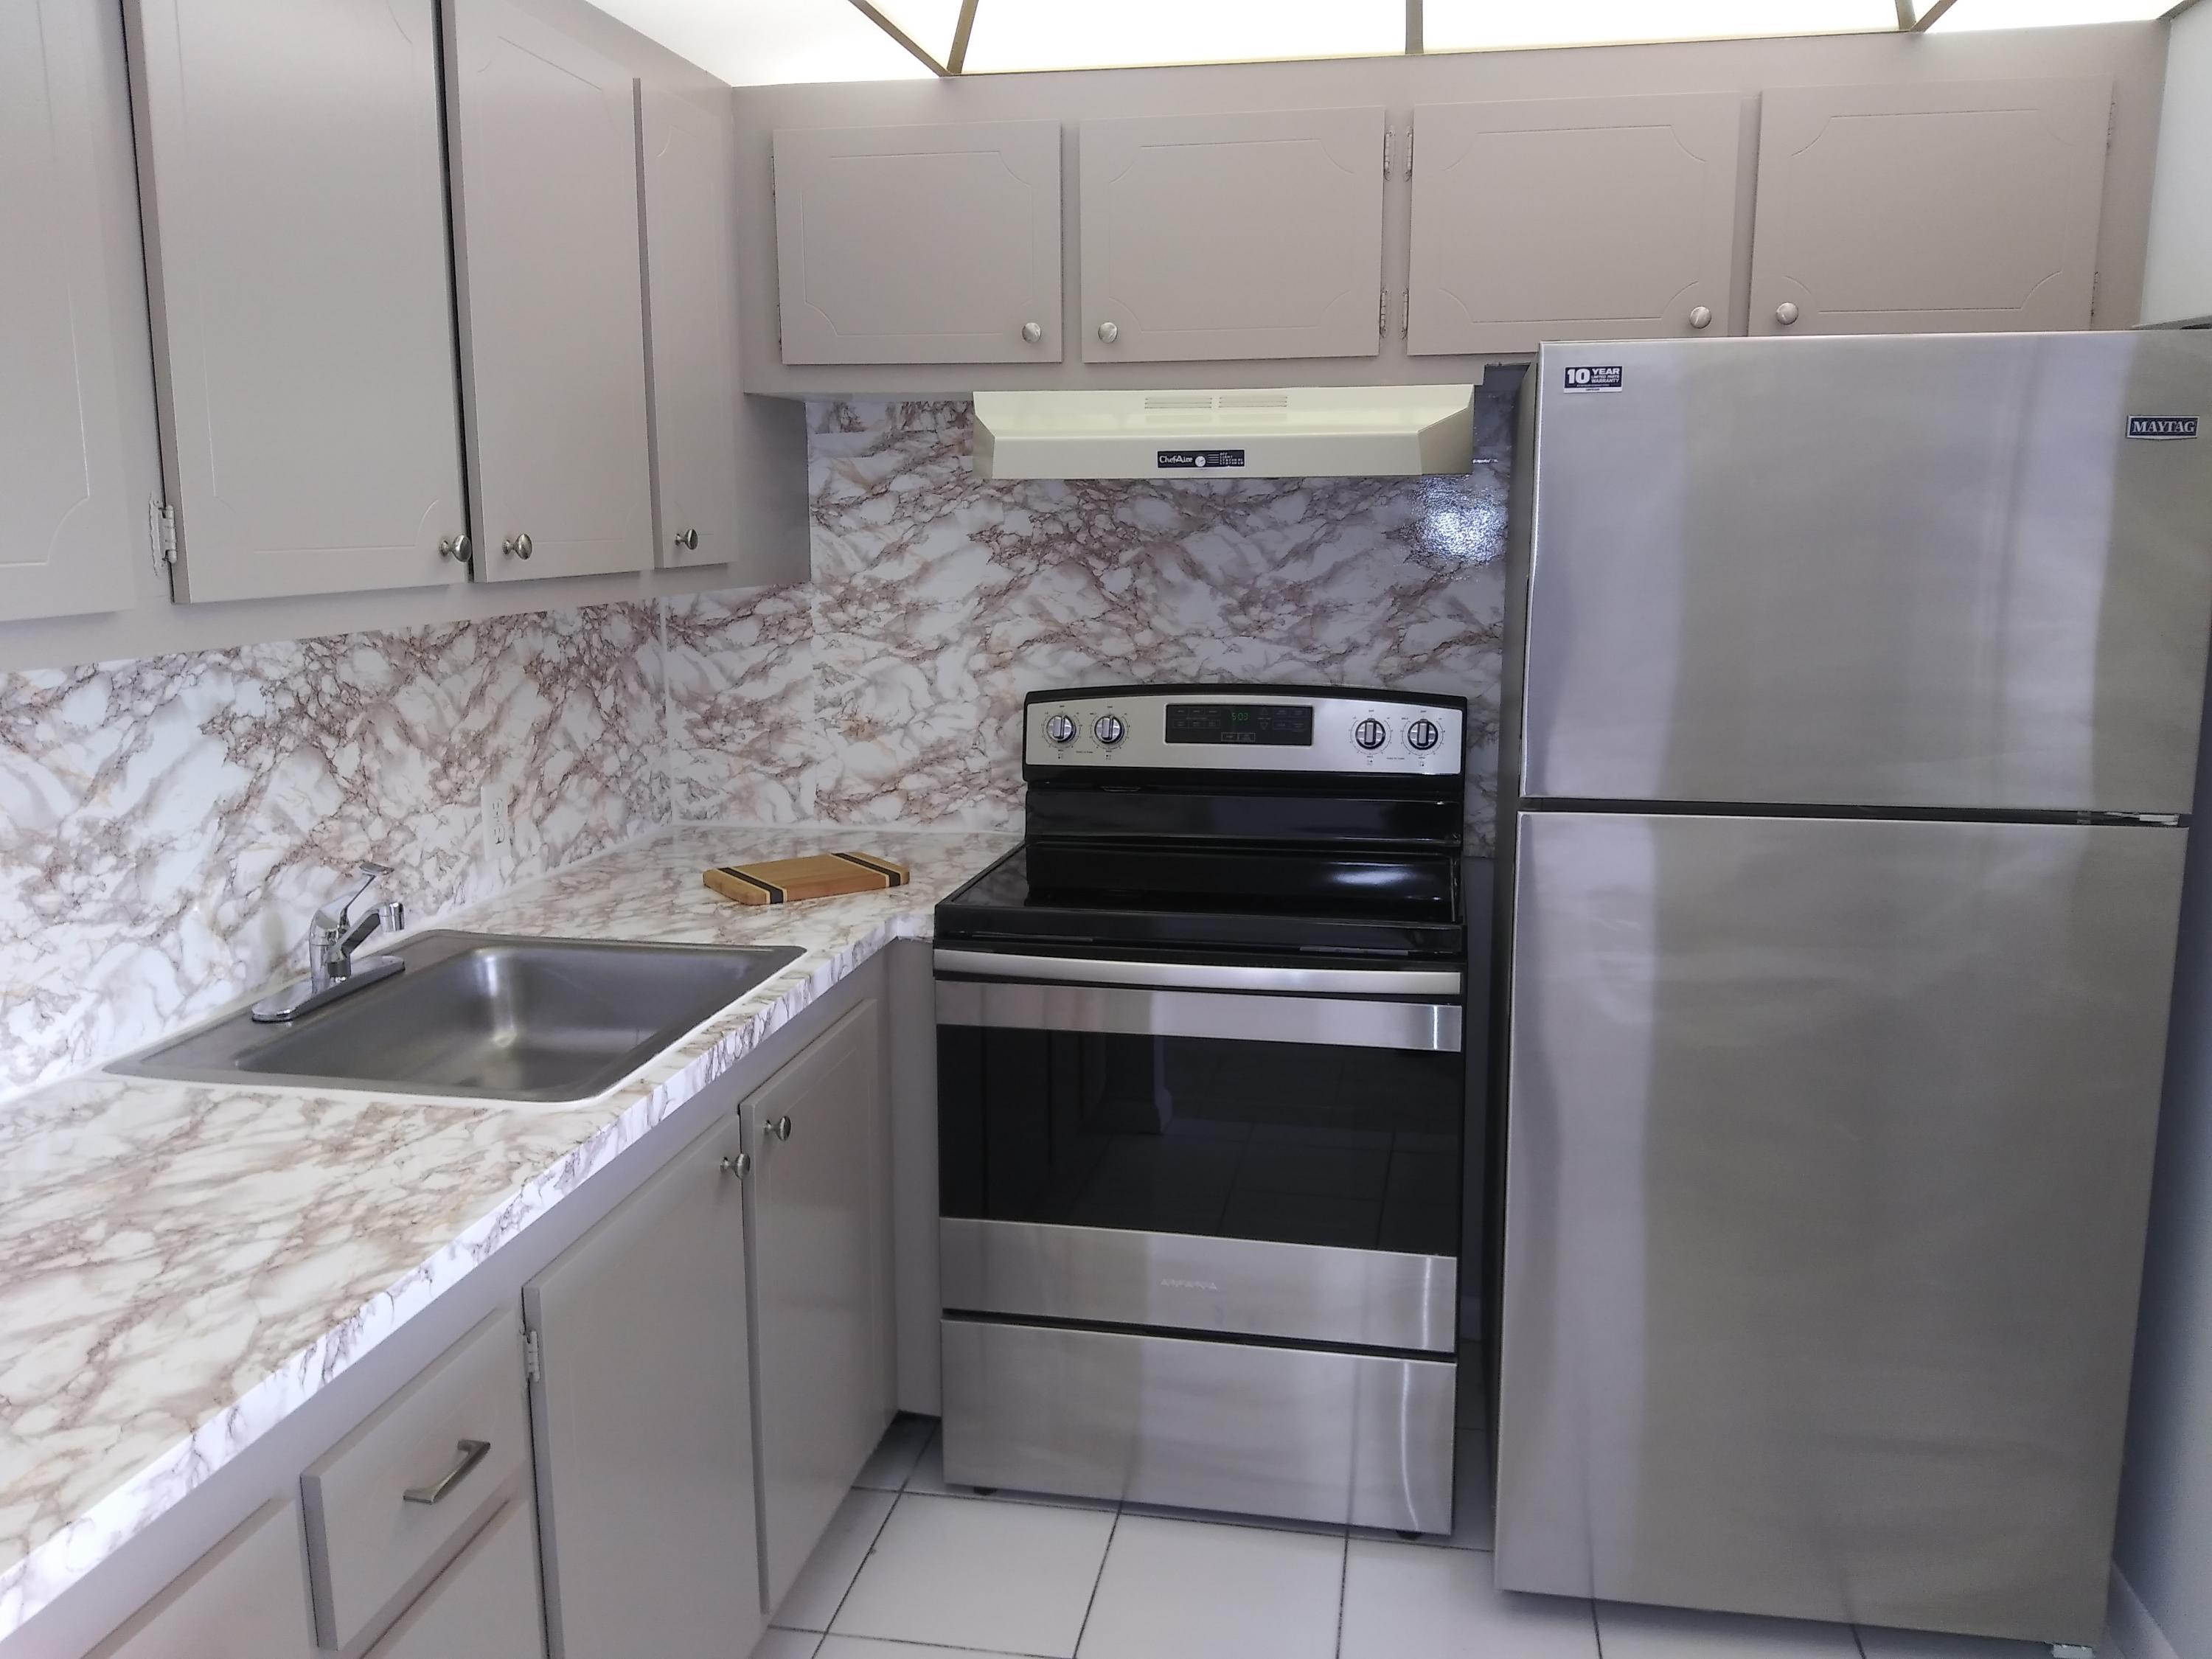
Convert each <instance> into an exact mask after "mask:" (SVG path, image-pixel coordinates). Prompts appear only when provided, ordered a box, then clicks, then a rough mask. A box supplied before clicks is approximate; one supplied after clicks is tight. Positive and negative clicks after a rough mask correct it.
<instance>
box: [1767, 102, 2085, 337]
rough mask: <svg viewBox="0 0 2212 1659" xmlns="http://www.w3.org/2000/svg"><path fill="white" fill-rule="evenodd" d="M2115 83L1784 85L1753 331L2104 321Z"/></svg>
mask: <svg viewBox="0 0 2212 1659" xmlns="http://www.w3.org/2000/svg"><path fill="white" fill-rule="evenodd" d="M2111 106H2112V82H2110V81H2109V80H2102V79H2099V80H2087V79H2085V80H2047V81H1971V82H1948V83H1947V82H1928V83H1914V82H1902V83H1897V84H1892V85H1888V86H1878V87H1777V88H1771V89H1769V90H1768V91H1767V92H1766V93H1765V94H1764V97H1763V99H1762V109H1761V117H1760V124H1759V195H1758V206H1757V210H1756V213H1755V216H1754V218H1753V225H1754V227H1755V230H1754V236H1753V246H1752V271H1751V331H1752V332H1753V333H1754V334H1790V333H1796V334H1898V333H1913V332H1921V331H1926V332H1944V333H1951V332H1959V331H1972V330H1985V329H1986V330H2037V329H2080V328H2087V327H2088V326H2089V318H2090V305H2091V301H2092V298H2093V293H2094V283H2095V278H2096V262H2097V226H2098V218H2099V214H2100V208H2101V204H2102V201H2103V194H2104V176H2105V142H2106V124H2107V122H2108V120H2109V118H2110V112H2111Z"/></svg>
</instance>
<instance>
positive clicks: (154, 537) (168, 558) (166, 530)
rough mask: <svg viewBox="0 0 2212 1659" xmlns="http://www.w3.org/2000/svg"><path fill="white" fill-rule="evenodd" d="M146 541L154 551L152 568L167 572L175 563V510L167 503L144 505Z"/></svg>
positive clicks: (158, 502) (156, 502)
mask: <svg viewBox="0 0 2212 1659" xmlns="http://www.w3.org/2000/svg"><path fill="white" fill-rule="evenodd" d="M146 539H147V541H148V542H149V544H151V545H152V547H153V550H154V568H155V569H157V570H167V569H168V568H170V567H171V566H172V565H173V564H175V563H176V562H177V510H176V508H174V507H171V506H170V505H169V504H168V503H167V501H149V502H147V503H146Z"/></svg>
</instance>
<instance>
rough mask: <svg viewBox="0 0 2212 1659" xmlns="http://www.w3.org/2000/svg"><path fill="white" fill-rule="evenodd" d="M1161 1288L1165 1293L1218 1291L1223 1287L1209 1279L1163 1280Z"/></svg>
mask: <svg viewBox="0 0 2212 1659" xmlns="http://www.w3.org/2000/svg"><path fill="white" fill-rule="evenodd" d="M1160 1288H1161V1289H1162V1290H1164V1291H1219V1290H1220V1288H1221V1286H1220V1285H1217V1284H1215V1283H1214V1282H1213V1281H1212V1279H1162V1280H1160Z"/></svg>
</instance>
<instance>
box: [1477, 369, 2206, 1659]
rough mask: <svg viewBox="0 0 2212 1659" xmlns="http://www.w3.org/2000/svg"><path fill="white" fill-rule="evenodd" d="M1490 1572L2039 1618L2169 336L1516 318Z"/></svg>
mask: <svg viewBox="0 0 2212 1659" xmlns="http://www.w3.org/2000/svg"><path fill="white" fill-rule="evenodd" d="M1523 397H1524V399H1525V400H1526V402H1525V404H1524V408H1523V410H1522V420H1523V428H1522V434H1523V443H1524V446H1531V445H1532V446H1533V449H1530V448H1527V447H1524V452H1523V453H1533V457H1534V464H1533V465H1524V467H1523V468H1522V473H1523V478H1522V484H1521V487H1520V489H1521V493H1520V499H1519V500H1518V501H1517V502H1516V509H1517V510H1516V532H1515V533H1516V578H1517V584H1518V586H1517V588H1516V597H1515V598H1514V599H1513V600H1512V602H1511V604H1510V606H1509V610H1510V611H1512V612H1514V613H1516V614H1515V616H1514V618H1513V626H1512V629H1511V641H1512V651H1513V658H1512V660H1511V662H1510V665H1509V671H1508V682H1509V687H1510V688H1511V689H1517V691H1518V698H1517V702H1516V705H1515V706H1510V707H1509V708H1508V710H1507V718H1506V721H1505V726H1506V731H1505V737H1504V742H1505V747H1506V751H1507V752H1506V759H1505V764H1504V773H1503V779H1502V783H1503V791H1502V793H1504V797H1505V799H1504V812H1503V813H1502V814H1501V817H1502V821H1503V823H1504V828H1505V831H1506V833H1505V835H1504V837H1503V840H1504V845H1503V847H1502V848H1501V871H1502V872H1503V873H1502V876H1501V886H1500V899H1501V910H1502V912H1503V913H1504V916H1505V921H1504V936H1505V938H1506V939H1507V940H1508V941H1509V946H1510V953H1511V955H1510V990H1509V991H1508V993H1507V1001H1506V1004H1505V1007H1504V1022H1503V1029H1504V1031H1505V1033H1506V1037H1507V1041H1506V1045H1505V1048H1506V1056H1507V1057H1506V1061H1505V1085H1506V1086H1505V1092H1504V1103H1505V1114H1506V1116H1505V1123H1506V1130H1505V1135H1506V1149H1505V1170H1506V1174H1505V1199H1504V1237H1503V1258H1502V1259H1503V1297H1502V1301H1503V1309H1502V1319H1503V1332H1502V1339H1503V1340H1502V1354H1501V1359H1500V1370H1501V1375H1500V1379H1499V1383H1500V1397H1499V1403H1498V1548H1497V1558H1496V1559H1497V1573H1498V1583H1500V1584H1501V1585H1504V1586H1505V1587H1507V1588H1510V1589H1526V1590H1544V1591H1553V1592H1558V1593H1563V1594H1571V1595H1595V1596H1601V1597H1608V1598H1613V1599H1618V1600H1622V1601H1646V1602H1659V1603H1666V1604H1673V1605H1678V1606H1687V1607H1707V1608H1719V1609H1735V1610H1741V1611H1744V1612H1750V1613H1785V1614H1796V1615H1802V1616H1807V1617H1812V1618H1817V1619H1829V1620H1856V1621H1857V1622H1860V1623H1863V1624H1869V1625H1890V1626H1908V1627H1916V1628H1922V1629H1931V1630H1943V1631H1954V1632H1977V1633H1983V1634H1988V1635H1992V1636H2008V1637H2016V1638H2028V1639H2033V1640H2039V1641H2045V1642H2051V1643H2055V1644H2057V1643H2074V1644H2088V1643H2093V1642H2094V1641H2096V1640H2098V1639H2099V1637H2100V1632H2101V1631H2102V1629H2103V1626H2104V1613H2105V1605H2106V1572H2107V1563H2108V1561H2109V1559H2110V1553H2111V1550H2110V1547H2111V1541H2112V1518H2113V1509H2114V1503H2115V1494H2116V1490H2117V1486H2118V1471H2119V1459H2120V1450H2121V1435H2122V1429H2123V1419H2124V1413H2125V1410H2126V1402H2127V1384H2128V1372H2129V1366H2130V1350H2131V1346H2132V1334H2133V1330H2134V1324H2135V1310H2136V1280H2137V1276H2138V1273H2139V1271H2140V1268H2141V1265H2142V1238H2143V1225H2144V1214H2145V1207H2146V1202H2147V1198H2148V1188H2149V1183H2150V1171H2151V1152H2152V1141H2153V1136H2154V1128H2155V1122H2156V1116H2157V1110H2158V1101H2159V1084H2160V1067H2161V1058H2162V1050H2163V1047H2164V1038H2165V1031H2166V1006H2167V1000H2168V996H2169V981H2170V978H2171V973H2172V957H2173V947H2174V935H2175V927H2176V910H2177V904H2178V901H2179V891H2180V884H2181V871H2182V851H2183V848H2184V845H2185V842H2186V840H2187V835H2188V829H2187V820H2186V817H2185V815H2186V814H2187V813H2188V811H2189V810H2190V804H2191V789H2192V781H2193V775H2194V771H2195V760H2196V754H2197V723H2198V716H2199V710H2200V708H2201V706H2202V702H2203V692H2204V674H2205V651H2206V639H2207V632H2208V627H2212V443H2206V442H2204V441H2201V440H2197V439H2196V438H2195V436H2194V434H2195V432H2196V430H2197V421H2198V419H2199V418H2200V417H2201V416H2203V414H2206V413H2212V409H2208V405H2212V339H2205V338H2203V337H2197V338H2191V337H2185V336H2180V335H2160V334H2097V335H2032V336H1951V337H1920V338H1911V339H1877V338H1865V339H1847V338H1836V339H1826V340H1803V341H1766V340H1737V341H1699V342H1697V343H1694V344H1688V343H1684V344H1673V343H1633V344H1599V345H1574V346H1566V347H1547V348H1546V349H1545V350H1544V352H1543V354H1542V356H1541V359H1540V360H1539V362H1538V363H1537V365H1536V368H1535V369H1534V371H1533V374H1532V378H1531V380H1530V382H1529V384H1528V388H1527V390H1526V391H1524V393H1523Z"/></svg>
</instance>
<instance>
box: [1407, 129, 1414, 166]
mask: <svg viewBox="0 0 2212 1659" xmlns="http://www.w3.org/2000/svg"><path fill="white" fill-rule="evenodd" d="M1406 177H1407V178H1408V179H1411V178H1412V177H1413V128H1411V127H1407V129H1406Z"/></svg>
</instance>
